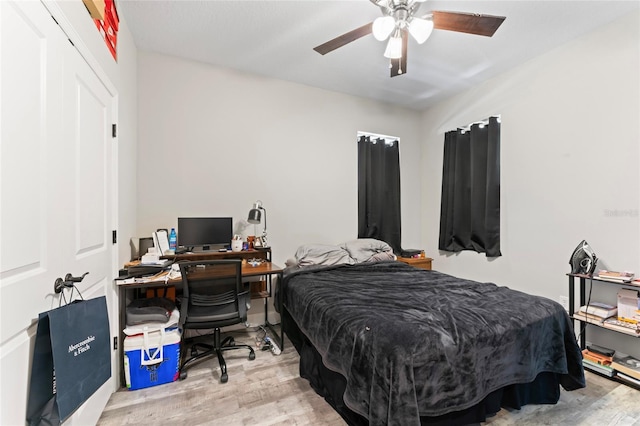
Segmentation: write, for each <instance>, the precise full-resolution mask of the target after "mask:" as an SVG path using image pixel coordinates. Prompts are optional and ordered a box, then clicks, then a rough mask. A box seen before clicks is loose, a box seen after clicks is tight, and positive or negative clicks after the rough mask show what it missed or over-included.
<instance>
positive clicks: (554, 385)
mask: <svg viewBox="0 0 640 426" xmlns="http://www.w3.org/2000/svg"><path fill="white" fill-rule="evenodd" d="M281 318H282V327H283V328H284V331H285V333H286V334H287V337H289V340H291V343H293V345H294V347H295V348H296V350H297V351H298V354H299V355H300V377H302V378H304V379H306V380H308V381H309V383H310V385H311V387H312V388H313V390H315V391H316V393H317V394H318V395H320V396H322V397H324V399H325V400H326V401H327V402H328V403H329V404H330V405H331V406H332V407H333V408H334V409H335V410H336V412H337V413H338V414H340V416H342V418H343V419H344V420H345V421H346V422H347V423H348V424H349V425H353V426H355V425H358V426H360V425H363V426H364V425H368V424H369V422H368V420H367V419H366V418H365V417H363V416H361V415H360V414H358V413H356V412H354V411H352V410H351V409H350V408H349V407H347V406H346V405H345V403H344V402H343V399H342V395H343V394H344V391H345V388H346V379H345V378H344V376H342V375H341V374H339V373H336V372H335V371H332V370H330V369H328V368H327V367H326V366H325V365H324V364H323V363H322V357H321V356H320V354H319V353H318V351H317V350H316V349H315V348H314V347H313V345H312V344H311V342H310V341H309V339H307V337H306V336H305V335H304V334H303V333H302V332H301V331H300V329H299V328H298V326H297V324H296V322H295V321H294V320H293V319H292V318H291V316H290V315H289V312H288V311H287V310H286V308H284V309H282V312H281ZM559 398H560V378H559V376H558V375H557V374H555V373H540V374H538V376H537V377H536V378H535V380H534V381H533V382H531V383H522V384H515V385H509V386H506V387H504V388H501V389H498V390H496V391H494V392H492V393H490V394H489V395H487V396H486V397H485V398H484V399H483V400H482V401H481V402H479V403H478V404H476V405H474V406H472V407H469V408H467V409H465V410H462V411H455V412H451V413H447V414H444V415H441V416H436V417H428V416H421V417H420V422H421V424H423V425H447V426H454V425H470V424H474V423H475V424H477V423H480V422H483V421H485V420H486V419H487V418H488V417H491V416H493V415H495V414H496V413H497V412H498V411H500V408H501V407H505V408H512V409H520V408H521V407H522V406H524V405H527V404H555V403H557V402H558V399H559Z"/></svg>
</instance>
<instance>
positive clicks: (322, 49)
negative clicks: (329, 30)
mask: <svg viewBox="0 0 640 426" xmlns="http://www.w3.org/2000/svg"><path fill="white" fill-rule="evenodd" d="M372 26H373V22H369V23H368V24H366V25H363V26H361V27H360V28H356V29H355V30H351V31H349V32H348V33H344V34H342V35H341V36H339V37H336V38H334V39H333V40H329V41H328V42H326V43H323V44H321V45H320V46H316V47H314V48H313V50H315V51H316V52H318V53H319V54H321V55H326V54H327V53H329V52H331V51H332V50H336V49H337V48H338V47H342V46H344V45H345V44H348V43H351V42H352V41H355V40H357V39H359V38H361V37H364V36H366V35H368V34H371V28H372Z"/></svg>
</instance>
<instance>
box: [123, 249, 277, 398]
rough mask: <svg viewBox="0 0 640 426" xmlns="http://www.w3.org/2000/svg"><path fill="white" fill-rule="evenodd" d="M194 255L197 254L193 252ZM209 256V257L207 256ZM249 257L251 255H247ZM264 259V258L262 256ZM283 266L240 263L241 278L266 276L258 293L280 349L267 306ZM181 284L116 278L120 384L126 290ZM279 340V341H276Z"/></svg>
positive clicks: (268, 324)
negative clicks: (263, 288)
mask: <svg viewBox="0 0 640 426" xmlns="http://www.w3.org/2000/svg"><path fill="white" fill-rule="evenodd" d="M227 253H232V252H227ZM233 253H242V252H233ZM246 253H251V251H247V252H246ZM221 254H226V253H221ZM195 255H196V256H198V254H197V253H196V254H195ZM179 256H180V257H179V260H178V261H180V260H182V261H186V260H202V259H203V258H202V257H200V258H197V257H196V258H195V259H194V258H188V259H185V258H183V257H182V255H179ZM187 256H191V255H187ZM209 258H211V257H209ZM216 258H224V257H218V256H216ZM249 258H251V257H249ZM263 259H264V258H263ZM283 270H284V269H283V268H281V267H280V266H278V265H275V264H273V263H271V262H262V263H260V264H259V265H257V266H251V265H250V264H249V263H245V264H243V265H242V277H243V278H250V277H263V276H264V277H265V278H266V280H265V281H266V290H265V293H264V294H263V295H260V298H262V299H264V326H265V327H267V328H269V329H270V330H271V332H272V333H273V334H274V336H275V337H276V343H277V344H278V345H279V346H280V349H281V350H282V349H284V345H283V343H284V335H283V331H282V326H280V333H279V334H278V332H277V331H276V330H275V329H274V326H273V324H271V323H270V322H269V317H268V314H269V311H268V306H269V298H270V297H271V295H272V294H271V291H272V277H273V276H274V275H275V276H276V277H278V278H279V279H282V272H283ZM181 285H182V278H178V279H168V278H167V277H160V278H156V279H148V278H147V279H144V278H141V279H136V280H135V281H134V282H130V283H123V282H122V281H120V282H118V280H116V287H117V288H118V307H119V314H120V318H119V327H120V330H119V334H120V338H119V342H118V348H119V360H118V365H119V368H120V381H121V384H122V386H126V381H125V377H124V338H125V335H124V331H123V330H124V329H125V327H126V324H127V317H126V307H127V292H128V291H130V290H136V289H138V290H140V289H150V288H167V287H176V286H181ZM278 340H279V341H278Z"/></svg>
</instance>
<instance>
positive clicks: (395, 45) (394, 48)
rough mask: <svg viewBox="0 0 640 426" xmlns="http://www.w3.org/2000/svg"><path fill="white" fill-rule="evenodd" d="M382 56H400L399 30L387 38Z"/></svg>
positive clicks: (397, 57)
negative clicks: (387, 41)
mask: <svg viewBox="0 0 640 426" xmlns="http://www.w3.org/2000/svg"><path fill="white" fill-rule="evenodd" d="M384 56H385V58H389V59H400V58H402V36H401V34H400V31H396V32H395V34H394V35H393V37H391V38H390V39H389V43H387V48H386V49H385V51H384Z"/></svg>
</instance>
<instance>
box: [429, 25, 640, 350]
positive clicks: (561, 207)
mask: <svg viewBox="0 0 640 426" xmlns="http://www.w3.org/2000/svg"><path fill="white" fill-rule="evenodd" d="M639 21H640V19H639V17H638V15H637V14H634V15H633V16H628V17H625V18H622V19H620V20H618V21H617V22H614V23H612V24H610V25H607V26H605V27H602V28H601V29H599V30H597V31H595V32H593V33H591V34H588V35H586V36H583V37H581V38H578V39H576V40H573V41H571V42H569V43H567V44H566V45H564V46H562V47H560V48H557V49H555V50H554V51H552V52H549V53H547V54H545V55H542V56H540V57H538V58H536V59H534V60H532V61H530V62H528V63H526V64H524V65H522V66H520V67H518V68H517V69H514V70H512V71H510V72H508V73H505V74H503V75H501V76H500V77H498V78H495V79H493V80H491V81H488V82H486V83H485V84H483V85H480V86H479V87H477V88H474V89H470V90H469V91H467V92H465V93H463V94H460V95H458V96H456V97H454V98H452V99H449V100H447V101H445V102H442V103H440V104H438V105H437V106H436V107H433V108H431V109H429V110H428V111H425V112H424V114H423V115H422V135H423V136H422V142H423V152H422V182H423V187H422V199H423V203H422V212H423V215H422V216H423V218H424V221H423V223H422V245H423V246H424V247H425V248H426V249H427V253H428V254H429V255H430V256H432V257H434V263H433V265H434V269H437V270H440V271H442V272H446V273H451V274H453V275H457V276H461V277H467V278H471V279H475V280H479V281H485V280H486V281H493V282H495V283H497V284H499V285H506V286H509V287H511V288H514V289H518V290H522V291H525V292H528V293H533V294H538V295H543V296H546V297H549V298H551V299H553V300H556V301H558V300H559V296H560V295H567V294H568V285H567V277H566V273H567V272H569V265H568V261H569V257H570V255H571V253H572V251H573V249H574V248H575V247H576V245H577V244H578V242H579V241H580V240H582V239H586V240H587V241H588V242H589V244H590V245H591V246H592V248H593V249H594V251H595V252H596V254H597V255H598V256H599V258H600V259H601V260H602V264H601V265H600V266H601V267H608V268H611V269H615V270H631V271H635V272H636V274H638V275H640V238H639V237H640V226H639V223H640V217H639V213H638V212H639V207H640V205H639V204H640V197H639V195H640V194H639V192H640V174H639V170H640V168H639V166H638V164H640V163H639V160H640V149H639V147H640V84H639V80H640V77H639V76H640V30H639V27H640V22H639ZM494 114H501V115H502V138H501V247H502V254H503V256H502V257H500V258H497V259H495V260H488V259H487V258H485V257H484V256H483V255H480V254H476V253H473V252H463V253H460V254H459V255H450V254H447V253H445V252H438V232H439V217H440V194H441V185H442V156H443V142H444V132H445V131H448V130H452V129H455V128H456V127H458V126H461V125H466V124H468V123H470V122H472V121H475V120H479V119H483V118H486V117H488V116H490V115H494ZM615 290H617V289H615ZM601 297H608V298H609V299H608V300H605V301H609V302H613V303H615V292H614V293H613V294H607V295H606V296H604V295H603V296H601ZM635 340H636V339H627V340H625V342H624V343H620V345H625V343H626V344H628V345H629V346H631V345H634V346H637V342H636V341H635ZM623 348H624V349H626V350H627V351H628V352H631V353H634V352H635V353H636V354H637V355H638V354H639V353H638V349H637V348H635V347H634V348H631V347H627V346H623V347H620V348H619V349H620V350H623Z"/></svg>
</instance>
